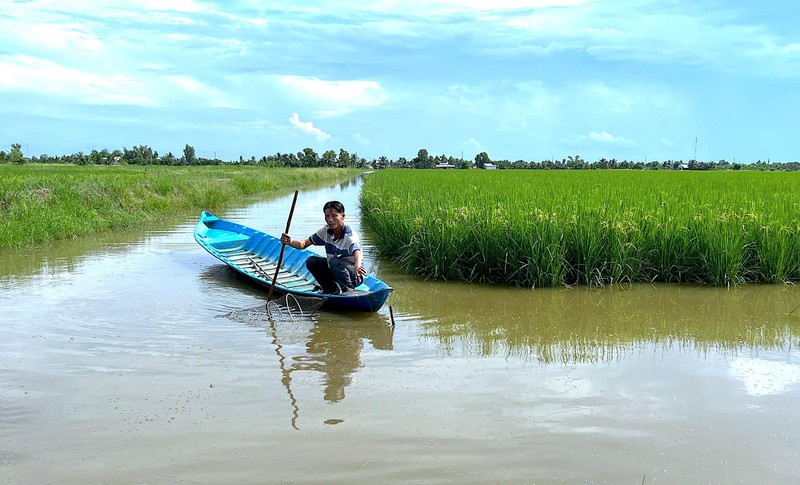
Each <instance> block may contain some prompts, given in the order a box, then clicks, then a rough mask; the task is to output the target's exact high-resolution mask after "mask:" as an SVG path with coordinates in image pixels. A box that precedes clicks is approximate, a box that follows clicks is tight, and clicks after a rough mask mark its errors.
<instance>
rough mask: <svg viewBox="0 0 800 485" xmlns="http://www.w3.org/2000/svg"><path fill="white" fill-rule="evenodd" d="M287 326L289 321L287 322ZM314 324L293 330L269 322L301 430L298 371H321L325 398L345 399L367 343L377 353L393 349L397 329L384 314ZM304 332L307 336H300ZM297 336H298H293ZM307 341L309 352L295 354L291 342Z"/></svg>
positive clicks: (307, 350)
mask: <svg viewBox="0 0 800 485" xmlns="http://www.w3.org/2000/svg"><path fill="white" fill-rule="evenodd" d="M284 323H285V322H284ZM305 323H307V324H310V325H300V327H299V328H298V327H297V326H295V327H294V328H289V327H290V326H288V325H283V324H281V328H278V326H276V324H275V321H274V320H269V335H270V337H271V339H272V344H273V345H274V346H275V354H276V355H277V357H278V363H279V365H280V369H281V383H282V384H283V386H284V388H285V389H286V393H287V395H288V396H289V401H290V404H291V406H292V420H291V423H292V427H293V428H295V429H297V419H298V417H299V415H300V406H299V403H298V401H297V399H296V397H295V395H294V392H293V391H292V376H293V374H294V373H296V372H305V371H310V372H319V373H322V374H323V375H324V389H323V399H324V400H325V401H327V402H330V403H335V402H338V401H341V400H342V399H344V398H345V390H346V388H347V386H349V385H350V383H351V382H352V376H353V374H354V373H355V372H356V371H357V370H358V369H360V368H361V367H362V366H363V364H362V361H361V353H362V351H363V349H364V341H367V342H369V343H370V344H371V345H372V347H373V348H375V349H377V350H391V349H392V339H393V327H391V326H389V325H388V321H387V320H386V318H385V317H384V316H383V315H380V314H374V315H369V316H368V317H367V318H363V319H355V320H346V321H345V320H342V319H326V320H323V321H316V322H311V321H306V322H305ZM298 331H299V332H302V333H303V335H297V333H298ZM291 333H294V335H289V334H291ZM302 341H305V352H302V353H296V354H295V355H291V353H290V352H291V350H292V349H294V348H296V346H293V347H291V348H289V347H287V344H288V343H292V342H302Z"/></svg>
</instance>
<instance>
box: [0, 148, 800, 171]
mask: <svg viewBox="0 0 800 485" xmlns="http://www.w3.org/2000/svg"><path fill="white" fill-rule="evenodd" d="M0 163H16V164H22V163H72V164H76V165H116V164H127V165H174V166H180V165H256V166H263V167H338V168H364V169H366V168H371V169H384V168H437V167H438V168H451V169H470V168H496V169H500V170H505V169H517V170H519V169H529V170H609V169H628V170H761V171H800V162H770V161H769V160H767V161H762V160H759V161H757V162H755V163H738V162H734V163H730V162H728V161H726V160H719V161H716V162H714V161H709V162H700V161H697V160H689V161H688V162H684V161H682V160H666V161H663V162H660V161H656V160H653V161H649V162H642V161H632V160H621V161H620V160H617V159H615V158H612V159H606V158H601V159H599V160H596V161H594V162H587V161H585V160H584V159H583V158H581V156H580V155H574V156H573V155H570V156H568V157H567V158H564V159H561V160H542V161H540V162H535V161H525V160H516V161H513V162H511V161H509V160H492V159H490V158H489V155H488V154H487V153H486V152H481V153H479V154H477V155H476V156H475V158H474V160H468V159H464V158H456V157H451V156H446V155H437V156H433V155H430V154H429V153H428V150H426V149H424V148H423V149H420V150H419V151H418V152H417V156H415V157H413V158H411V159H410V160H409V159H406V158H405V157H400V158H398V159H397V160H391V159H389V158H388V157H385V156H380V157H378V158H374V159H372V160H367V159H365V158H363V157H359V156H358V154H356V153H352V154H351V153H349V152H348V151H347V150H345V149H343V148H340V149H339V151H338V152H336V151H334V150H327V151H325V152H323V153H322V154H321V155H320V154H318V153H317V152H316V151H315V150H314V149H313V148H304V149H303V150H302V151H299V152H297V153H276V154H274V155H265V156H262V157H261V158H256V157H255V156H251V157H250V158H248V159H245V158H243V157H241V156H240V157H239V159H238V160H230V161H223V160H220V159H219V158H216V157H214V158H204V157H198V156H197V155H196V153H195V149H194V147H193V146H191V145H186V146H185V147H184V149H183V154H181V155H179V156H176V155H174V154H173V153H172V152H167V153H166V154H163V155H160V154H159V153H158V152H157V151H155V150H153V149H152V148H150V147H149V146H147V145H139V146H133V147H132V148H130V149H129V148H123V149H122V150H113V151H108V150H107V149H103V150H100V151H98V150H92V151H91V152H90V153H88V154H87V153H84V152H82V151H81V152H77V153H73V154H72V155H55V156H54V155H47V154H42V155H39V156H38V157H37V156H33V157H30V158H27V157H25V156H24V154H23V153H22V145H20V144H19V143H14V144H13V145H11V151H10V152H6V151H4V150H0Z"/></svg>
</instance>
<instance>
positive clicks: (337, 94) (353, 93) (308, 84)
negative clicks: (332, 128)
mask: <svg viewBox="0 0 800 485" xmlns="http://www.w3.org/2000/svg"><path fill="white" fill-rule="evenodd" d="M280 83H281V85H282V86H283V87H284V88H285V89H286V90H288V92H289V95H291V96H293V97H296V98H298V99H301V100H304V101H306V102H310V103H311V104H312V105H313V106H316V109H315V112H317V113H318V114H321V115H327V116H333V115H335V114H340V113H343V112H348V111H351V110H352V109H356V108H372V107H376V106H380V105H381V104H383V103H384V102H385V101H386V93H385V92H384V90H383V88H382V87H381V85H380V84H378V83H377V82H374V81H323V80H321V79H319V78H316V77H301V76H284V77H282V78H280Z"/></svg>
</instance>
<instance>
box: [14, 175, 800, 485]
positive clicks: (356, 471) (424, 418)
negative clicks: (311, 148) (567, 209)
mask: <svg viewBox="0 0 800 485" xmlns="http://www.w3.org/2000/svg"><path fill="white" fill-rule="evenodd" d="M359 188H360V182H359V181H352V182H348V183H345V184H341V185H337V186H333V187H326V188H322V189H318V190H309V191H306V192H301V194H300V197H299V200H298V206H297V209H296V210H295V215H294V220H293V222H292V230H291V231H290V232H291V233H292V235H293V236H294V237H305V236H307V235H309V234H311V233H312V232H313V231H315V230H316V229H318V228H319V227H321V226H322V224H323V222H324V221H323V217H322V210H321V207H322V204H323V203H324V202H325V201H327V200H330V199H338V200H341V201H342V202H344V204H345V206H346V209H347V216H346V222H349V223H350V224H352V225H353V226H354V227H355V228H357V229H359V230H360V228H361V227H360V221H359V212H358V203H357V201H358V192H359ZM290 203H291V194H289V193H286V194H282V195H281V196H280V197H278V198H276V199H275V200H270V201H265V202H259V203H254V204H251V205H248V206H247V207H243V208H239V209H234V210H227V211H222V212H220V213H219V214H217V215H219V216H221V217H224V218H229V219H232V220H235V221H238V222H241V223H244V224H245V225H249V226H253V227H256V228H259V229H262V230H264V231H266V232H269V233H272V234H276V235H277V234H279V233H280V232H281V231H282V230H283V227H284V226H285V221H286V216H287V214H288V212H289V205H290ZM198 215H199V214H187V215H184V216H182V217H179V218H177V219H175V220H165V221H162V222H161V223H159V224H158V225H156V226H149V227H141V228H136V229H134V230H131V231H127V232H118V233H114V234H111V235H103V236H98V237H92V238H81V239H76V240H72V241H64V242H59V243H56V244H53V245H50V246H47V247H43V248H36V249H27V250H24V251H4V252H3V253H2V254H0V483H14V484H16V483H32V484H33V483H36V484H39V483H61V484H65V483H66V484H70V483H74V484H78V483H115V484H116V483H190V484H198V483H271V482H277V483H281V482H296V483H321V482H330V481H334V482H347V483H377V482H411V483H487V482H490V483H491V482H501V481H503V482H511V483H615V484H617V483H633V484H640V483H725V484H727V483H796V482H797V479H798V476H800V457H798V453H799V452H800V360H799V359H798V352H797V345H798V343H800V342H799V340H800V337H798V335H799V334H800V315H798V313H800V310H797V311H795V312H794V313H792V312H793V310H795V308H796V307H797V306H798V305H800V290H799V289H798V288H797V287H795V286H791V285H770V286H743V287H736V288H731V289H727V288H698V287H691V286H667V285H660V284H657V285H631V286H625V285H623V286H614V287H610V288H586V287H578V288H554V289H535V290H531V289H510V288H496V287H484V286H477V285H465V284H458V283H442V282H427V281H424V280H421V279H420V278H417V277H413V276H408V275H404V274H402V273H400V272H399V271H397V269H396V268H395V267H394V265H393V264H391V263H389V262H387V261H382V260H379V259H378V258H376V256H375V251H374V250H372V248H371V246H370V244H369V234H368V233H367V234H364V241H365V246H366V258H365V266H366V267H367V269H368V270H369V272H370V273H371V274H373V275H376V276H378V277H380V278H381V279H383V280H385V281H387V282H388V283H390V284H391V285H392V286H393V287H394V288H395V291H394V293H393V294H392V296H391V297H390V299H389V301H388V305H391V307H392V309H393V313H394V317H395V322H396V324H395V325H394V326H392V325H391V322H390V315H389V306H388V305H387V306H386V307H384V308H383V309H382V310H381V311H380V312H378V313H375V314H369V315H347V314H332V313H319V314H317V315H315V316H313V317H311V318H303V319H297V320H294V321H291V320H288V321H279V322H270V321H265V320H255V321H241V320H233V319H230V318H227V317H225V314H227V313H228V312H230V311H232V310H241V309H247V308H254V307H258V306H260V305H263V304H264V302H265V300H266V294H265V292H264V291H263V290H262V289H260V288H257V287H253V286H251V285H250V284H249V283H248V282H246V281H244V280H242V279H241V278H240V277H238V276H237V275H235V274H234V273H233V272H232V271H230V270H229V269H228V268H226V267H225V266H223V265H222V264H221V263H219V262H218V261H217V260H216V259H214V258H213V257H211V256H210V255H208V254H207V253H205V252H204V251H203V250H202V249H201V248H200V247H199V246H198V245H197V244H196V243H195V242H194V240H193V236H192V231H193V227H194V224H195V222H196V220H197V217H198Z"/></svg>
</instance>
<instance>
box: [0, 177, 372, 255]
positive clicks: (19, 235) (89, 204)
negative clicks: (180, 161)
mask: <svg viewBox="0 0 800 485" xmlns="http://www.w3.org/2000/svg"><path fill="white" fill-rule="evenodd" d="M356 173H358V172H357V171H356V170H344V169H331V168H317V169H285V168H269V169H266V168H261V167H239V166H230V167H226V166H201V167H140V166H136V167H134V166H96V165H93V166H75V165H39V164H35V165H34V164H30V165H0V248H2V247H11V246H15V247H19V246H24V245H28V244H35V243H41V242H47V241H51V240H55V239H64V238H69V237H73V236H80V235H86V234H92V233H94V232H97V231H103V230H109V229H114V228H122V227H128V226H132V225H134V224H141V223H144V222H147V221H151V220H154V219H156V218H158V217H160V216H162V215H164V214H168V213H175V212H178V211H186V210H198V211H199V210H203V209H217V208H221V207H225V206H228V205H232V204H234V203H237V202H239V203H241V202H242V201H243V200H245V199H246V198H250V197H254V196H260V197H264V196H269V195H271V194H273V193H274V191H275V190H280V189H281V188H284V189H288V188H294V187H298V186H306V185H311V184H316V183H321V182H329V183H330V182H335V181H338V180H343V179H346V178H348V177H352V176H353V175H355V174H356Z"/></svg>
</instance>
